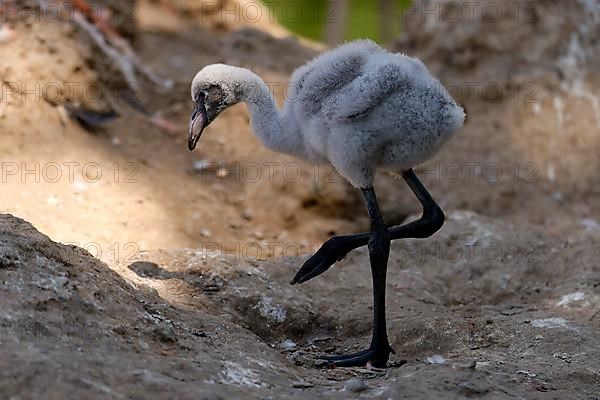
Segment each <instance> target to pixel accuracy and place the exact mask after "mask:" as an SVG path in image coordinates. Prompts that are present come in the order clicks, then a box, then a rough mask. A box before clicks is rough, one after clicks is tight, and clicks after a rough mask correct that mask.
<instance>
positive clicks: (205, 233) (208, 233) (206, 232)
mask: <svg viewBox="0 0 600 400" xmlns="http://www.w3.org/2000/svg"><path fill="white" fill-rule="evenodd" d="M200 235H202V236H204V237H210V236H211V235H212V232H211V231H210V229H202V230H201V231H200Z"/></svg>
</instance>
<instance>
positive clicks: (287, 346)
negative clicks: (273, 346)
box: [281, 339, 298, 350]
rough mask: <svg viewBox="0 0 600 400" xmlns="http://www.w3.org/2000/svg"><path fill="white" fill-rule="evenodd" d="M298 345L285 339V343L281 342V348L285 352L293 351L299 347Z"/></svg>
mask: <svg viewBox="0 0 600 400" xmlns="http://www.w3.org/2000/svg"><path fill="white" fill-rule="evenodd" d="M297 346H298V345H297V344H296V343H295V342H294V341H293V340H290V339H285V340H284V341H283V342H281V348H282V349H284V350H293V349H295V348H296V347H297Z"/></svg>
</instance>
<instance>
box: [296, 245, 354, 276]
mask: <svg viewBox="0 0 600 400" xmlns="http://www.w3.org/2000/svg"><path fill="white" fill-rule="evenodd" d="M357 236H358V235H348V236H334V237H332V238H331V239H329V240H327V241H326V242H325V243H323V245H322V246H321V248H320V249H319V250H318V251H317V252H316V253H315V254H314V255H313V256H312V257H310V258H309V259H308V260H306V262H305V263H304V265H302V268H300V271H298V273H297V274H296V276H295V277H294V279H292V281H291V282H290V283H291V284H292V285H295V284H297V283H304V282H306V281H308V280H310V279H312V278H314V277H316V276H319V275H321V274H322V273H323V272H325V271H327V270H328V269H329V267H331V266H332V265H333V264H335V263H336V262H338V261H341V260H342V259H343V258H344V257H346V254H348V253H349V252H350V251H352V250H353V249H355V248H356V247H355V242H356V241H357ZM353 246H354V247H353Z"/></svg>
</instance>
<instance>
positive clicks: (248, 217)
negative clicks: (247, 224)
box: [242, 208, 254, 221]
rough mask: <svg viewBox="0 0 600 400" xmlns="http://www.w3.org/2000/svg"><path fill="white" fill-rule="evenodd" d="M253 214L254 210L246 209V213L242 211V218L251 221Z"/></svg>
mask: <svg viewBox="0 0 600 400" xmlns="http://www.w3.org/2000/svg"><path fill="white" fill-rule="evenodd" d="M253 216H254V215H253V213H252V210H250V209H249V208H246V209H245V210H244V211H242V218H244V219H245V220H247V221H250V220H251V219H252V217H253Z"/></svg>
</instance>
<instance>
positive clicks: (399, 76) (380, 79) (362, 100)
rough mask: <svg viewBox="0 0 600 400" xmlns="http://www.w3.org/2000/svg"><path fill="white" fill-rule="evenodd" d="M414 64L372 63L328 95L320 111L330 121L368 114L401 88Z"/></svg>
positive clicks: (359, 117) (350, 118) (355, 117)
mask: <svg viewBox="0 0 600 400" xmlns="http://www.w3.org/2000/svg"><path fill="white" fill-rule="evenodd" d="M414 68H415V65H410V64H407V63H398V62H373V63H372V64H370V65H367V66H366V68H365V70H364V73H363V74H362V75H360V76H359V77H357V78H356V79H354V80H353V81H352V83H350V84H349V85H347V86H346V87H344V88H343V89H342V90H340V91H339V92H338V93H336V96H335V97H331V98H330V99H329V101H328V103H327V106H326V107H325V108H324V109H323V112H324V113H325V115H326V116H327V118H328V119H329V120H332V121H340V122H342V121H352V120H358V119H361V118H365V117H367V116H368V115H369V114H370V113H371V111H372V110H373V109H374V108H375V107H377V105H379V104H380V103H381V102H382V101H383V100H384V99H386V98H387V97H388V96H390V95H391V94H392V93H394V92H395V91H397V90H402V87H403V86H406V85H407V84H408V80H409V79H410V77H411V76H413V75H414V74H411V69H414Z"/></svg>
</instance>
